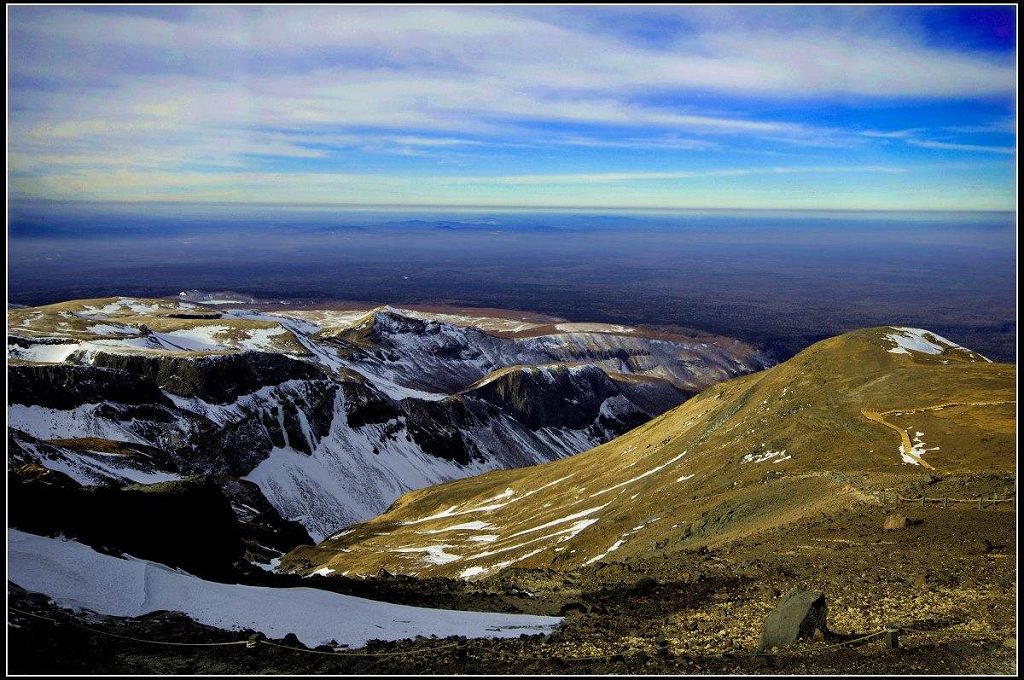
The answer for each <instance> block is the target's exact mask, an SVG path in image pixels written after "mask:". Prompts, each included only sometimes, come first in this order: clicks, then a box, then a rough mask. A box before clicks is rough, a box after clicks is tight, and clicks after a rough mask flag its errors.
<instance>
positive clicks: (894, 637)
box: [885, 628, 900, 649]
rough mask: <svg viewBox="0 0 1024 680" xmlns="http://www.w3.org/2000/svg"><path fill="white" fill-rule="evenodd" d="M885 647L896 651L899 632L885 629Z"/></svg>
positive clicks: (893, 629) (898, 643)
mask: <svg viewBox="0 0 1024 680" xmlns="http://www.w3.org/2000/svg"><path fill="white" fill-rule="evenodd" d="M885 646H886V647H888V648H889V649H898V648H899V646H900V632H899V630H897V629H896V628H886V629H885Z"/></svg>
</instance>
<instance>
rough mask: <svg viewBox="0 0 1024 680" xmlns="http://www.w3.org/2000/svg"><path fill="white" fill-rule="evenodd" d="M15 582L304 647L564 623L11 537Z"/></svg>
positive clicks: (77, 601)
mask: <svg viewBox="0 0 1024 680" xmlns="http://www.w3.org/2000/svg"><path fill="white" fill-rule="evenodd" d="M7 541H8V567H9V571H8V579H9V580H10V581H12V582H13V583H15V584H17V585H19V586H21V587H22V588H24V589H26V590H28V591H31V592H38V593H43V594H44V595H46V596H48V597H50V598H51V599H53V600H54V602H55V603H56V604H57V605H58V606H60V607H66V608H70V609H76V610H80V609H87V610H90V611H93V612H96V613H98V614H104V615H109V616H126V617H127V616H130V617H134V616H142V615H144V614H149V613H151V612H155V611H160V610H167V611H175V612H182V613H184V614H185V615H187V616H189V617H190V618H192V619H194V620H195V621H198V622H199V623H203V624H206V625H209V626H214V627H216V628H221V629H224V630H242V629H245V628H252V629H254V630H257V631H259V632H261V633H263V634H265V635H266V636H267V637H269V638H275V639H277V638H282V637H284V636H285V635H286V634H288V633H295V635H296V636H297V637H298V638H299V640H301V641H302V643H303V644H305V645H307V646H311V647H312V646H317V645H323V644H327V643H329V642H330V641H331V640H336V641H337V642H339V643H342V644H347V645H349V646H351V647H361V646H363V645H365V644H366V642H367V641H368V640H371V639H383V640H403V639H406V638H412V637H416V636H417V635H424V636H430V635H436V636H438V637H448V636H453V635H465V636H467V637H518V636H520V635H522V634H523V633H526V634H535V633H544V632H548V631H550V630H551V629H552V628H554V627H555V626H557V625H558V624H559V623H561V621H562V619H561V618H557V617H551V616H529V615H522V614H493V613H484V612H467V611H450V610H444V609H427V608H423V607H409V606H406V605H398V604H391V603H387V602H378V601H374V600H367V599H363V598H360V597H353V596H351V595H341V594H338V593H333V592H330V591H326V590H318V589H315V588H268V587H263V586H244V585H234V584H227V583H214V582H211V581H206V580H204V579H201V578H197V577H195V576H191V575H189V574H186V573H183V572H179V571H176V570H173V569H170V568H169V567H166V566H164V565H161V564H157V563H155V562H149V561H146V560H137V559H119V558H116V557H111V556H110V555H103V554H100V553H98V552H96V551H95V550H93V549H92V548H90V547H88V546H86V545H83V544H81V543H77V542H74V541H64V540H60V539H56V538H46V537H43V536H35V535H33V534H27V533H24V532H21V531H18V530H17V529H8V530H7Z"/></svg>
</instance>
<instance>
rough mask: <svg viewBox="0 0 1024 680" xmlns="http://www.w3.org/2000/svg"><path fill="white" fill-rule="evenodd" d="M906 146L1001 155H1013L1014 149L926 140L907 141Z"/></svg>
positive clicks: (1015, 151) (1010, 147) (1015, 150)
mask: <svg viewBox="0 0 1024 680" xmlns="http://www.w3.org/2000/svg"><path fill="white" fill-rule="evenodd" d="M907 144H910V145H911V146H918V147H921V148H923V149H941V150H943V151H969V152H978V153H1002V154H1015V153H1017V149H1016V147H1012V146H991V145H988V144H955V143H952V142H935V141H931V140H927V139H908V140H907Z"/></svg>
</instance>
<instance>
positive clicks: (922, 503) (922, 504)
mask: <svg viewBox="0 0 1024 680" xmlns="http://www.w3.org/2000/svg"><path fill="white" fill-rule="evenodd" d="M924 501H925V498H924V492H923V491H922V492H921V506H922V507H924Z"/></svg>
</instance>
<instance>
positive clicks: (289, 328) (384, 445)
mask: <svg viewBox="0 0 1024 680" xmlns="http://www.w3.org/2000/svg"><path fill="white" fill-rule="evenodd" d="M8 326H9V334H8V381H9V398H8V423H9V432H15V434H16V436H17V437H18V440H19V442H21V443H20V444H19V450H20V451H21V454H20V456H21V458H20V459H19V460H20V464H21V465H25V464H29V463H32V464H35V465H39V466H42V467H43V468H47V469H50V470H52V471H56V472H59V473H61V474H63V475H67V476H69V477H70V478H71V479H72V480H74V481H75V482H76V483H78V484H80V485H85V486H94V485H97V484H115V485H124V484H130V483H143V484H146V483H154V482H173V481H175V480H180V479H183V478H185V477H188V476H193V475H203V476H209V475H214V476H218V478H221V479H243V480H247V481H250V482H252V483H254V484H255V485H256V486H257V487H258V488H259V490H260V492H261V493H262V494H263V495H264V496H265V497H266V499H267V500H268V501H269V502H270V504H271V505H272V506H273V507H274V508H275V509H276V511H277V512H278V513H279V514H280V515H281V517H282V518H284V519H285V520H296V521H298V522H299V523H301V524H302V526H304V527H305V529H306V530H307V531H308V532H309V535H310V536H311V537H312V538H313V539H314V540H317V541H319V540H321V539H323V538H325V537H327V536H329V535H331V534H333V533H335V532H337V531H339V530H340V529H342V528H344V527H345V526H347V525H348V524H351V523H353V522H356V521H360V520H364V519H367V518H369V517H372V516H374V515H376V514H378V513H380V512H382V511H384V510H385V509H386V508H387V507H388V505H389V504H391V503H392V502H393V501H394V500H395V499H396V498H398V497H399V496H400V495H401V494H402V493H404V492H406V491H408V490H410V489H416V488H420V487H424V486H428V485H431V484H436V483H439V482H443V481H447V480H451V479H456V478H461V477H466V476H469V475H473V474H477V473H480V472H484V471H488V470H495V469H503V468H509V467H519V466H523V465H529V464H534V463H539V462H545V461H549V460H555V459H558V458H562V457H565V456H568V455H572V454H575V453H578V452H581V451H584V450H586V449H589V448H591V447H593V446H596V445H598V444H601V443H604V442H606V441H609V440H610V439H612V438H614V437H616V436H618V435H620V434H622V433H624V432H626V431H627V430H630V429H632V428H634V427H636V426H638V425H640V424H642V423H644V422H646V421H647V420H649V419H650V418H652V417H654V416H656V415H658V414H660V413H662V412H664V411H665V410H667V409H668V408H671V407H673V406H676V405H678V404H679V403H681V402H682V401H684V400H685V399H687V398H688V397H689V396H691V395H692V394H693V393H695V392H696V391H698V390H700V389H702V388H703V387H706V386H708V385H710V384H712V383H714V382H717V381H719V380H722V379H725V378H728V377H732V376H735V375H739V374H743V373H748V372H750V371H753V370H757V369H760V368H763V367H765V366H767V365H768V363H769V361H768V360H767V358H766V357H765V356H763V355H762V354H760V353H759V352H757V351H755V350H754V349H753V348H751V347H749V346H747V345H745V344H743V343H739V342H737V341H732V340H728V339H711V340H709V341H696V340H692V339H689V338H685V337H682V336H680V337H666V336H665V335H664V334H655V333H650V334H645V333H644V332H643V331H641V330H639V329H634V328H624V327H616V326H604V325H600V324H592V325H586V324H582V325H581V324H560V325H558V326H554V325H552V326H541V325H539V324H529V323H526V324H511V323H509V322H508V321H507V320H496V319H493V318H485V317H479V316H476V317H466V316H462V317H459V316H452V315H440V314H437V315H430V314H425V313H417V312H405V311H403V310H396V309H393V308H379V309H377V310H372V311H369V312H366V311H358V310H351V311H350V310H341V311H338V310H310V309H303V310H298V311H293V312H289V311H275V312H274V313H268V312H266V311H256V310H252V309H237V310H231V309H223V305H221V306H220V307H218V308H216V309H214V308H211V307H209V306H202V305H198V304H195V303H192V302H185V301H180V300H166V299H153V300H140V299H134V298H108V299H102V300H83V301H73V302H67V303H60V304H56V305H48V306H44V307H30V308H22V309H11V310H8ZM484 329H487V330H484ZM496 329H498V330H496ZM251 505H252V504H246V503H241V502H232V506H233V508H234V509H235V511H236V513H238V514H239V517H240V518H241V516H242V515H244V514H246V513H247V512H248V511H246V510H245V509H244V508H243V507H242V506H250V509H251ZM250 514H251V513H250ZM252 543H254V542H250V545H249V548H250V556H251V557H253V558H255V559H259V560H266V559H269V555H271V554H272V551H269V552H268V551H266V550H261V549H259V548H258V547H256V546H254V545H252ZM263 547H264V548H265V547H266V546H265V545H263Z"/></svg>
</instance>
